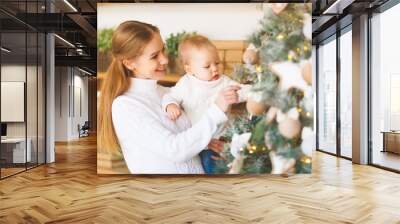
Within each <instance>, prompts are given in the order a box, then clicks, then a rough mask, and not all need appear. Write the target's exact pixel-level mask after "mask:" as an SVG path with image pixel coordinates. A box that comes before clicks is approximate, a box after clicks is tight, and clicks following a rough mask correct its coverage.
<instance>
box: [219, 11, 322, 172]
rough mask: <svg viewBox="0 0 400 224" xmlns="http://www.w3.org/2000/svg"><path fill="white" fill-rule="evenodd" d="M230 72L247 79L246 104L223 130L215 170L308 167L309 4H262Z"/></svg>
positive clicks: (310, 95) (310, 109)
mask: <svg viewBox="0 0 400 224" xmlns="http://www.w3.org/2000/svg"><path fill="white" fill-rule="evenodd" d="M264 7H266V8H265V16H264V18H263V19H262V20H261V21H260V29H259V30H257V31H255V32H254V33H253V34H251V36H250V37H249V40H248V41H249V47H248V48H247V49H246V51H245V52H244V54H243V61H244V64H242V65H237V66H236V67H235V70H234V74H233V78H234V79H236V80H237V81H239V82H240V83H244V84H250V85H251V91H250V94H249V96H248V100H247V103H246V108H247V112H248V114H245V115H238V116H236V118H235V119H233V120H232V121H231V122H230V124H229V125H228V128H227V129H226V131H225V134H224V137H225V138H226V139H227V140H228V141H229V142H230V143H229V144H226V145H225V148H224V150H223V152H222V156H223V157H224V160H218V161H217V169H216V173H230V174H243V173H272V174H291V173H311V153H312V150H313V147H314V146H313V144H314V137H313V136H314V134H313V128H312V127H313V117H314V114H313V91H312V87H311V82H312V80H311V72H312V71H311V62H310V60H311V59H310V58H311V4H296V3H289V4H288V3H274V4H264Z"/></svg>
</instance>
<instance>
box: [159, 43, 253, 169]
mask: <svg viewBox="0 0 400 224" xmlns="http://www.w3.org/2000/svg"><path fill="white" fill-rule="evenodd" d="M179 56H180V58H181V60H182V63H183V66H184V70H185V72H186V74H185V75H184V76H183V77H182V78H181V79H180V80H179V81H178V82H177V84H176V85H175V86H174V87H173V88H171V91H170V92H169V93H168V94H166V95H164V98H163V102H162V106H163V109H164V110H165V111H166V112H167V113H168V117H169V118H170V119H171V120H176V119H177V118H178V117H179V116H180V115H181V113H182V109H181V108H183V110H184V111H185V113H186V115H187V116H188V118H189V119H190V121H191V123H192V125H193V124H195V123H196V122H197V121H198V120H199V119H200V118H201V117H202V115H203V114H204V113H205V112H206V110H207V109H208V108H209V107H210V105H211V104H213V103H214V102H215V100H216V98H217V95H218V93H219V91H220V90H221V89H223V88H225V87H227V86H230V85H240V84H239V83H237V82H235V81H233V80H232V79H230V78H228V77H227V76H225V75H223V74H221V64H220V60H219V55H218V51H217V48H216V47H215V46H214V45H213V44H212V43H211V41H210V40H209V39H207V38H206V37H204V36H200V35H193V36H189V37H187V38H185V39H184V40H182V42H181V43H180V44H179ZM240 86H241V90H240V91H238V94H239V101H241V102H243V101H245V95H247V92H248V89H249V86H247V85H246V86H245V85H240ZM222 130H223V127H219V129H218V131H217V133H216V134H215V135H214V138H218V137H219V135H220V134H221V131H222ZM212 156H219V155H218V154H217V153H215V152H213V151H211V150H209V149H205V150H203V151H202V152H201V153H200V157H201V162H202V165H203V168H204V171H205V173H207V174H212V173H213V172H214V166H215V161H214V160H213V159H212Z"/></svg>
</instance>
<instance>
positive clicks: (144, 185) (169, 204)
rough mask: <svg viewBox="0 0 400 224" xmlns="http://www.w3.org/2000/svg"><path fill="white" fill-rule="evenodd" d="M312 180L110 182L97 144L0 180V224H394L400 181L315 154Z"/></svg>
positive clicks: (60, 147) (62, 147)
mask: <svg viewBox="0 0 400 224" xmlns="http://www.w3.org/2000/svg"><path fill="white" fill-rule="evenodd" d="M313 158H314V159H313V173H312V174H311V175H295V176H291V177H280V176H271V175H261V176H234V177H231V176H227V177H199V176H185V177H177V176H140V177H138V176H136V177H135V176H115V175H114V176H109V175H97V173H96V139H95V138H94V137H89V138H83V139H81V140H80V141H75V142H70V143H69V144H57V145H56V163H54V164H49V165H44V166H40V167H38V168H35V169H32V170H29V171H27V172H24V173H21V174H18V175H15V176H12V177H9V178H7V179H4V180H2V181H0V223H371V224H376V223H385V224H386V223H400V175H399V174H396V173H392V172H388V171H384V170H381V169H378V168H374V167H371V166H360V165H354V164H352V163H351V162H350V161H348V160H344V159H338V158H336V157H333V156H330V155H326V154H324V153H321V152H316V153H315V154H314V157H313Z"/></svg>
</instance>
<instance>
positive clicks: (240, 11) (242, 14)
mask: <svg viewBox="0 0 400 224" xmlns="http://www.w3.org/2000/svg"><path fill="white" fill-rule="evenodd" d="M263 14H264V13H263V4H262V3H204V4H199V3H184V4H183V3H179V4H177V3H163V4H149V3H135V4H129V3H128V4H127V3H125V4H121V3H119V4H116V3H113V4H109V3H108V4H101V3H99V4H98V7H97V28H98V29H102V28H112V27H117V26H118V25H119V24H120V23H122V22H123V21H126V20H139V21H142V22H146V23H151V24H153V25H156V26H157V27H159V29H160V31H161V36H162V37H163V38H164V39H165V38H166V37H167V36H168V35H169V34H170V33H176V32H181V31H182V30H185V31H189V32H190V31H197V32H198V33H200V34H202V35H205V36H207V37H208V38H210V39H213V40H245V39H247V36H248V35H249V34H251V33H252V32H253V31H254V30H256V28H257V27H258V25H259V24H258V21H259V20H260V19H261V18H262V17H263Z"/></svg>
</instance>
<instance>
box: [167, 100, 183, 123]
mask: <svg viewBox="0 0 400 224" xmlns="http://www.w3.org/2000/svg"><path fill="white" fill-rule="evenodd" d="M167 113H168V117H169V119H171V120H173V121H175V120H176V119H178V118H179V116H181V114H182V110H181V108H179V106H178V105H176V104H174V103H171V104H168V105H167Z"/></svg>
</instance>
